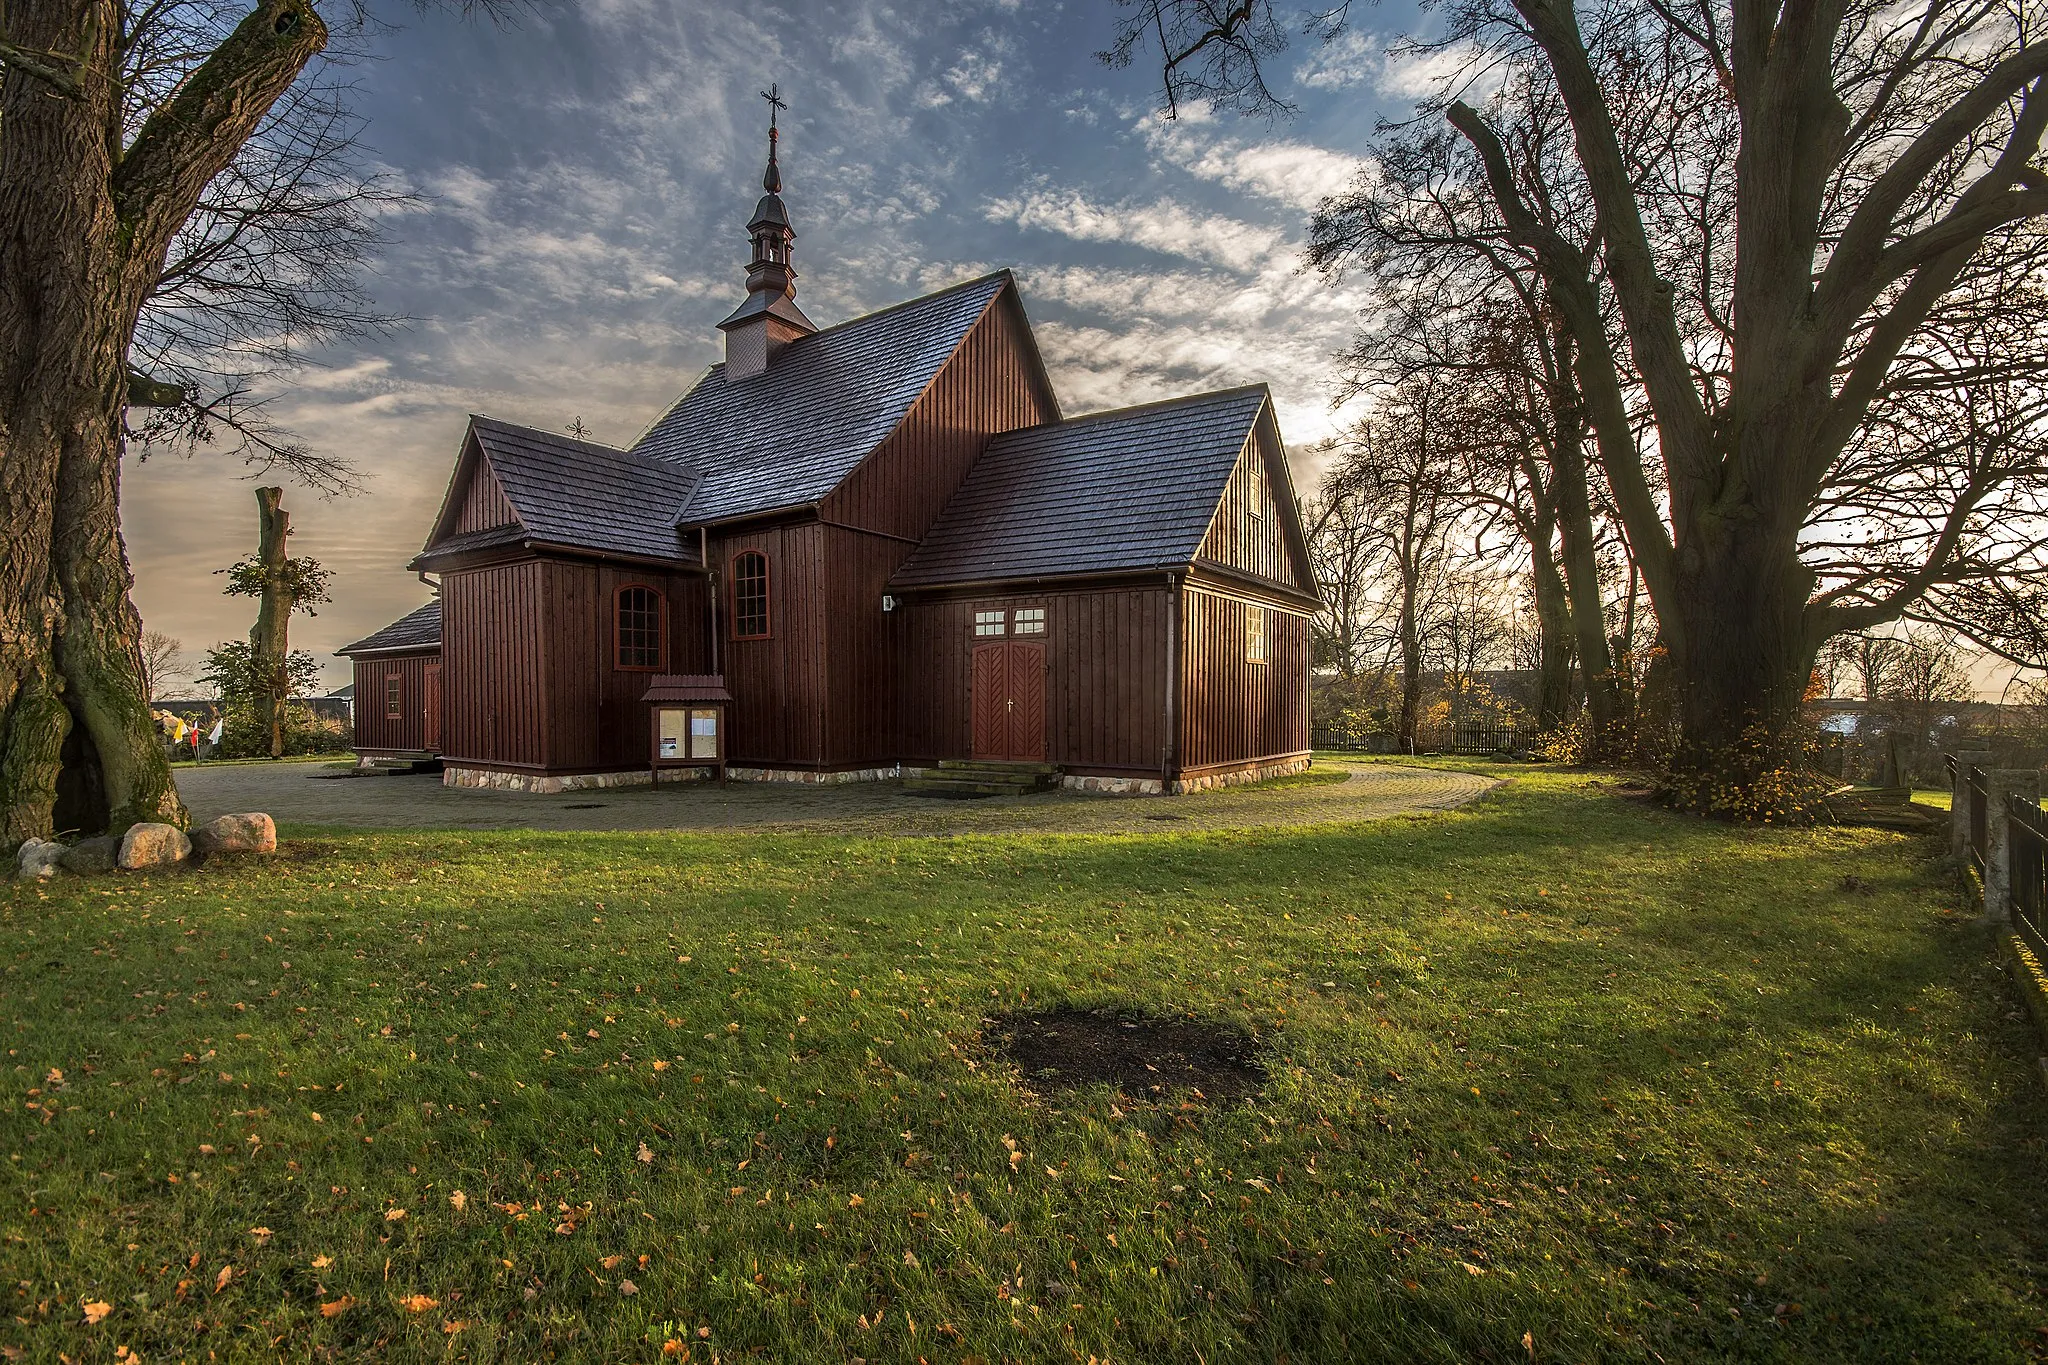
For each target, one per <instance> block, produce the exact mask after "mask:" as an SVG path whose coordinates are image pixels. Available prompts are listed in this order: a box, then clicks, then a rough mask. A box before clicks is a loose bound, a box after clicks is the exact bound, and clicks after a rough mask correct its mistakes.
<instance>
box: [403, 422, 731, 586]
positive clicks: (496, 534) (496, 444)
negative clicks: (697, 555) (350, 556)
mask: <svg viewBox="0 0 2048 1365" xmlns="http://www.w3.org/2000/svg"><path fill="white" fill-rule="evenodd" d="M469 431H470V435H471V436H472V437H473V438H474V439H475V441H476V447H477V449H478V450H479V451H481V452H482V454H483V457H484V458H485V459H486V460H488V461H489V462H490V467H491V472H492V473H494V474H495V475H497V478H498V484H499V486H500V487H501V488H503V489H504V490H505V497H506V500H507V501H509V502H510V503H511V504H512V510H513V511H514V512H516V513H517V514H518V516H519V524H518V525H517V526H511V527H496V526H494V527H486V528H484V529H483V530H479V531H465V532H462V533H460V534H456V535H448V534H446V533H445V532H446V530H447V528H448V527H449V526H451V525H452V524H453V523H454V514H455V509H456V499H457V498H458V497H460V495H461V492H462V487H461V486H462V485H463V484H464V470H465V469H468V466H469V464H470V461H469V460H464V461H463V462H461V463H460V464H458V466H457V473H456V479H455V482H454V483H453V484H451V485H450V487H449V490H448V503H447V505H446V506H445V507H444V508H443V509H442V512H441V516H440V519H439V520H438V521H437V523H436V525H435V529H434V534H433V535H432V536H430V537H429V538H428V541H427V549H426V551H425V553H429V554H434V555H444V554H448V553H451V552H455V551H460V550H475V549H484V548H487V547H489V546H492V545H504V544H519V543H522V542H525V541H535V542H540V543H543V544H548V545H566V546H571V547H574V548H576V549H584V550H597V551H601V552H609V553H613V554H625V555H633V556H637V557H644V558H652V559H679V558H685V557H687V555H686V553H685V549H684V547H683V546H682V545H681V543H680V542H679V540H678V538H677V533H676V529H675V526H676V514H677V512H679V511H680V510H681V509H682V506H683V504H684V503H685V502H687V501H688V500H689V497H690V493H691V491H692V490H693V489H694V488H695V487H696V485H697V479H698V476H697V474H696V472H695V471H693V470H689V469H684V468H682V467H680V466H678V465H675V464H671V463H668V462H666V461H663V460H656V459H652V458H650V457H648V456H646V455H636V454H634V453H633V452H631V451H627V450H619V449H616V448H615V447H612V446H606V445H599V444H598V443H597V442H595V441H579V440H576V439H575V438H574V437H570V436H558V435H556V434H555V433H553V432H550V431H539V430H536V429H534V428H532V427H522V426H515V425H513V424H512V423H510V422H500V421H496V420H495V419H493V418H489V417H471V418H470V419H469ZM468 476H469V477H471V478H473V477H475V476H476V475H475V471H474V470H469V475H468Z"/></svg>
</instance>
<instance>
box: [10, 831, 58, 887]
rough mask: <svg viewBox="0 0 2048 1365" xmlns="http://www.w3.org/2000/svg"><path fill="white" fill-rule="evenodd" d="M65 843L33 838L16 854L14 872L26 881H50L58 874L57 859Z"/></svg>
mask: <svg viewBox="0 0 2048 1365" xmlns="http://www.w3.org/2000/svg"><path fill="white" fill-rule="evenodd" d="M63 856H64V845H62V844H58V843H52V842H51V841H50V840H48V839H31V840H29V841H28V842H27V843H25V844H23V845H22V846H21V848H20V850H19V851H18V852H17V853H16V854H15V855H14V872H15V875H16V876H18V877H20V878H21V879H22V880H23V881H25V882H42V881H48V880H49V879H50V878H52V877H54V876H56V875H57V861H58V859H60V858H62V857H63Z"/></svg>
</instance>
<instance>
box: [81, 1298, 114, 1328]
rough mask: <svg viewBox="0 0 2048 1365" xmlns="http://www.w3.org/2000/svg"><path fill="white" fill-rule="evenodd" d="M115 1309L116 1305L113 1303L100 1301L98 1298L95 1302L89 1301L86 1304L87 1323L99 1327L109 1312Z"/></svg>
mask: <svg viewBox="0 0 2048 1365" xmlns="http://www.w3.org/2000/svg"><path fill="white" fill-rule="evenodd" d="M113 1311H114V1305H112V1304H111V1303H100V1302H98V1301H97V1300H95V1301H94V1302H92V1303H89V1304H87V1305H86V1306H85V1321H86V1324H87V1325H88V1326H93V1327H97V1326H98V1325H99V1324H100V1323H101V1322H102V1321H103V1320H104V1319H105V1318H106V1316H107V1314H109V1313H111V1312H113Z"/></svg>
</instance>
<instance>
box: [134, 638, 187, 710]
mask: <svg viewBox="0 0 2048 1365" xmlns="http://www.w3.org/2000/svg"><path fill="white" fill-rule="evenodd" d="M184 653H185V645H184V642H183V641H181V640H178V639H176V638H174V637H172V636H169V635H166V634H164V633H163V632H162V631H160V630H145V631H143V632H142V695H143V696H145V697H147V698H149V699H150V700H151V701H155V700H157V699H158V698H159V697H161V696H162V695H163V692H164V688H165V685H166V684H168V683H169V682H170V680H171V679H173V678H176V677H181V676H183V674H184V671H185V670H184V668H183V667H182V666H181V665H180V663H179V660H180V659H181V658H182V657H183V656H184Z"/></svg>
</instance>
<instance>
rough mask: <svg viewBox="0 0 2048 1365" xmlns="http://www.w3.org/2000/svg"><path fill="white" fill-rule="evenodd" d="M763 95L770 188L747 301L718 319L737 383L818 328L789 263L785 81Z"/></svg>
mask: <svg viewBox="0 0 2048 1365" xmlns="http://www.w3.org/2000/svg"><path fill="white" fill-rule="evenodd" d="M761 98H762V99H764V100H767V101H768V169H767V171H766V172H764V173H763V174H762V176H761V188H762V189H763V190H765V191H766V193H765V194H763V195H762V196H761V202H760V203H758V204H756V205H754V217H753V219H752V220H751V221H750V222H748V224H747V236H748V237H749V238H750V239H751V240H752V242H753V248H754V250H753V256H752V259H750V260H749V261H748V262H747V301H746V302H745V303H742V304H741V305H740V306H739V307H738V308H736V309H734V310H733V313H732V316H731V317H728V318H727V319H726V320H725V321H724V322H721V323H719V324H718V330H720V331H721V332H724V333H725V377H726V379H727V380H728V381H732V382H737V381H739V380H742V379H751V378H753V377H754V376H755V375H757V374H760V373H761V372H762V371H764V370H766V369H767V368H768V366H769V365H770V364H771V363H772V362H773V361H774V359H775V356H776V354H777V353H778V352H779V351H781V350H782V348H783V347H784V346H787V345H788V344H789V343H790V342H792V341H795V340H796V339H797V338H798V337H803V336H809V335H810V334H811V333H812V332H815V331H817V330H818V329H817V328H816V327H815V326H814V325H812V323H811V320H810V319H809V318H807V317H805V316H804V310H803V309H801V308H799V307H797V306H796V268H795V267H794V266H792V265H791V264H790V263H789V256H790V250H789V249H790V244H791V243H793V242H794V241H796V233H795V232H794V231H792V230H791V228H790V226H789V210H788V209H787V208H785V207H784V206H783V203H782V169H781V167H779V166H778V165H777V164H776V161H775V151H776V142H777V141H778V140H779V139H780V137H781V133H780V131H779V130H778V129H777V127H776V115H777V114H779V113H781V112H782V111H783V110H784V109H787V108H788V107H789V105H788V104H787V103H785V102H784V101H783V99H782V97H781V88H780V87H779V86H773V85H771V86H769V87H768V88H767V89H766V90H763V91H762V92H761Z"/></svg>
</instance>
